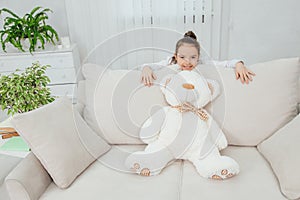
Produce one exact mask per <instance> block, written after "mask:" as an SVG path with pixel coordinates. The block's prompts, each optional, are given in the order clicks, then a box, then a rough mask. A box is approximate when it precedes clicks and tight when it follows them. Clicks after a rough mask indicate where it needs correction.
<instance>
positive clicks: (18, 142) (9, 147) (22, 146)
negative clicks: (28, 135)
mask: <svg viewBox="0 0 300 200" xmlns="http://www.w3.org/2000/svg"><path fill="white" fill-rule="evenodd" d="M0 150H3V151H30V148H29V147H28V145H27V144H26V142H25V141H24V140H23V139H22V138H21V137H20V136H17V137H12V138H10V139H8V141H7V142H5V143H4V144H3V145H2V146H0Z"/></svg>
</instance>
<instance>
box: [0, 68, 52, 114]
mask: <svg viewBox="0 0 300 200" xmlns="http://www.w3.org/2000/svg"><path fill="white" fill-rule="evenodd" d="M48 67H50V66H49V65H45V66H42V65H40V64H39V63H38V62H36V63H33V64H32V66H31V67H28V68H26V69H25V71H24V72H22V73H20V71H19V70H16V72H14V73H11V74H8V75H2V76H0V104H1V109H2V110H4V111H7V113H8V115H13V114H15V113H24V112H28V111H30V110H34V109H36V108H38V107H40V106H42V105H45V104H48V103H50V102H52V101H54V97H52V96H51V93H50V89H49V88H47V84H48V83H50V79H49V77H48V76H46V75H45V71H46V69H47V68H48Z"/></svg>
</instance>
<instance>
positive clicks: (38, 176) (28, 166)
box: [5, 153, 52, 200]
mask: <svg viewBox="0 0 300 200" xmlns="http://www.w3.org/2000/svg"><path fill="white" fill-rule="evenodd" d="M51 182H52V179H51V177H50V176H49V174H48V173H47V171H46V170H45V169H44V167H43V166H42V165H41V163H40V161H39V160H38V159H37V158H36V157H35V155H34V154H33V153H30V154H29V155H28V156H27V157H26V158H24V159H23V160H22V161H21V162H20V163H19V164H18V165H17V166H16V168H14V169H13V170H12V171H11V172H10V174H9V175H8V176H7V177H6V179H5V184H6V188H7V191H8V194H9V196H10V198H11V200H25V199H26V200H27V199H28V200H37V199H39V197H40V196H41V195H42V194H43V193H44V191H45V190H46V188H47V187H48V186H49V184H50V183H51Z"/></svg>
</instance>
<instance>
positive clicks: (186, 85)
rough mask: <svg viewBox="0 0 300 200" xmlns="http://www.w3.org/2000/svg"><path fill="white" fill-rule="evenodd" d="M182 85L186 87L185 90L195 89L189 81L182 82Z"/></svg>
mask: <svg viewBox="0 0 300 200" xmlns="http://www.w3.org/2000/svg"><path fill="white" fill-rule="evenodd" d="M182 87H183V88H185V89H187V90H193V89H195V86H194V85H193V84H190V83H184V84H182Z"/></svg>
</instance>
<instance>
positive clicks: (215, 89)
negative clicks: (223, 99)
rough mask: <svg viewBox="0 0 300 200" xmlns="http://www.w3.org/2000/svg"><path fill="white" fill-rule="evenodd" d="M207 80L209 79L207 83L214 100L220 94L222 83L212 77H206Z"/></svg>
mask: <svg viewBox="0 0 300 200" xmlns="http://www.w3.org/2000/svg"><path fill="white" fill-rule="evenodd" d="M206 80H207V84H208V87H209V89H210V92H211V95H212V97H211V101H213V100H214V99H215V98H216V97H217V96H219V94H220V85H219V83H218V82H217V81H215V80H212V79H206Z"/></svg>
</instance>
